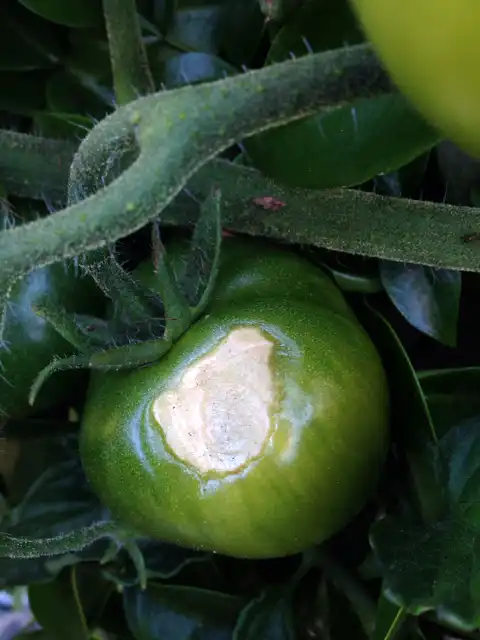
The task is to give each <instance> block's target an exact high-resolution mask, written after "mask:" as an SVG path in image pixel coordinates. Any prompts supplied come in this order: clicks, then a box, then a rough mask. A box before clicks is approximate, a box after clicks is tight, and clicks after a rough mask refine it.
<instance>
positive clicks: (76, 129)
mask: <svg viewBox="0 0 480 640" xmlns="http://www.w3.org/2000/svg"><path fill="white" fill-rule="evenodd" d="M32 119H33V130H32V133H34V135H37V136H43V137H44V138H58V139H61V140H67V139H69V140H73V141H78V140H79V139H81V138H84V137H85V136H86V135H87V133H88V132H89V131H90V129H92V128H93V126H94V125H95V121H94V120H93V118H86V117H85V116H79V115H78V114H75V113H49V112H47V111H38V112H35V113H33V117H32Z"/></svg>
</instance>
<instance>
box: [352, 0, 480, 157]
mask: <svg viewBox="0 0 480 640" xmlns="http://www.w3.org/2000/svg"><path fill="white" fill-rule="evenodd" d="M351 1H352V5H353V6H354V8H355V10H356V12H357V14H358V16H359V18H360V21H361V23H362V25H363V27H364V29H365V33H366V35H367V36H368V38H369V39H370V40H371V42H372V44H373V45H374V47H375V48H376V50H377V52H378V54H379V56H380V58H381V60H382V61H383V63H384V64H385V66H386V68H387V70H388V71H389V73H390V74H391V76H392V78H393V80H394V81H395V82H396V84H397V85H398V86H399V88H400V89H401V90H402V91H403V92H404V93H405V94H406V95H407V97H408V98H410V100H411V101H412V103H413V104H414V105H415V106H416V107H417V108H418V109H419V111H421V113H422V114H423V115H424V116H425V117H426V119H428V120H429V121H430V122H431V123H432V124H434V125H435V126H437V127H438V128H439V129H440V130H441V131H442V132H443V134H444V135H445V137H448V138H451V139H452V140H453V141H454V142H456V143H457V144H458V145H460V146H461V147H463V148H464V149H465V150H466V151H467V152H470V153H471V154H472V155H474V156H476V157H480V74H479V71H478V62H479V59H480V39H479V37H478V24H479V23H480V3H479V2H477V0H351Z"/></svg>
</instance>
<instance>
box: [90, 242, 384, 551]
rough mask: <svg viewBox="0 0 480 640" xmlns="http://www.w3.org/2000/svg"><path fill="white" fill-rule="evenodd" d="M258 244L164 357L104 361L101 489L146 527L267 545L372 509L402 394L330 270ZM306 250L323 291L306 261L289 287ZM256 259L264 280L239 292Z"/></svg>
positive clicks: (244, 547) (97, 409)
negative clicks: (111, 368)
mask: <svg viewBox="0 0 480 640" xmlns="http://www.w3.org/2000/svg"><path fill="white" fill-rule="evenodd" d="M230 246H232V247H233V246H234V244H231V245H230ZM239 246H240V245H238V244H237V245H236V247H237V248H238V247H239ZM251 246H253V245H251ZM257 246H258V245H257ZM264 249H265V252H268V251H269V250H268V249H266V248H264ZM232 252H233V249H232ZM243 253H244V252H242V251H240V252H239V254H238V256H237V257H238V260H234V261H233V263H232V265H231V271H229V270H228V269H227V267H226V266H225V265H226V264H227V263H228V260H226V261H225V262H223V260H222V269H221V278H220V280H219V288H218V289H217V291H216V299H215V301H214V302H213V303H212V305H210V307H209V309H208V312H207V314H206V315H204V316H203V317H202V318H201V319H200V320H199V321H198V322H197V323H195V324H194V325H193V326H192V327H191V328H190V329H189V330H188V331H187V333H185V334H184V335H183V336H182V338H181V339H180V340H179V341H178V342H177V343H176V344H175V345H174V347H173V348H172V349H171V350H170V351H169V352H168V353H167V354H166V356H164V357H163V358H162V359H161V360H160V361H159V362H157V363H155V364H153V365H151V366H148V367H143V368H140V369H137V370H133V371H125V372H118V373H103V372H102V373H100V372H96V373H95V375H94V377H93V379H92V384H91V388H90V394H89V397H88V399H87V403H86V406H85V412H84V416H83V422H82V428H81V435H80V451H81V456H82V460H83V464H84V467H85V470H86V473H87V477H88V478H89V480H90V482H91V484H92V486H93V488H94V489H95V491H96V493H97V494H98V495H99V497H100V498H101V500H102V501H103V502H104V504H105V505H106V506H107V507H108V508H109V509H111V511H112V513H113V514H114V515H115V516H117V517H118V518H119V519H120V520H121V521H123V522H124V523H125V524H127V525H129V526H130V527H133V528H134V529H135V530H137V531H138V532H140V533H141V534H143V535H147V536H151V537H154V538H157V539H162V540H166V541H170V542H173V543H176V544H179V545H182V546H187V547H192V548H197V549H205V550H210V551H215V552H218V553H223V554H227V555H231V556H236V557H250V558H267V557H276V556H284V555H289V554H293V553H296V552H298V551H300V550H302V549H304V548H306V547H308V546H309V545H311V544H314V543H316V542H320V541H322V540H324V539H325V538H327V537H329V536H330V535H332V534H333V533H334V532H336V531H338V530H339V529H340V528H341V527H343V526H344V525H345V524H346V523H347V522H348V521H349V520H350V519H351V518H352V517H353V516H354V515H355V514H356V513H357V512H358V511H359V510H360V509H361V508H362V507H363V506H364V504H365V501H366V500H367V499H368V497H369V496H370V495H371V494H372V491H373V490H374V487H375V484H376V482H377V480H378V476H379V473H380V470H381V467H382V463H383V460H384V456H385V452H386V449H387V446H388V391H387V382H386V379H385V374H384V371H383V368H382V365H381V362H380V358H379V356H378V354H377V352H376V350H375V348H374V346H373V344H372V342H371V341H370V339H369V337H368V336H367V334H366V333H365V332H364V330H363V329H362V328H361V326H360V325H359V324H358V322H357V321H356V320H355V318H354V316H353V314H352V312H351V311H350V310H349V308H348V306H347V305H346V302H345V301H344V299H343V296H342V294H341V293H340V291H339V290H337V289H335V287H334V286H333V285H332V283H331V281H329V280H328V279H327V276H325V275H324V274H323V273H322V272H320V271H319V270H318V269H316V268H314V267H313V266H312V265H310V264H309V263H306V262H305V261H304V260H302V259H301V258H297V256H294V260H293V262H292V263H290V260H291V259H292V258H291V255H292V254H288V255H287V254H286V253H284V252H283V251H280V252H277V253H276V260H274V259H273V256H274V254H275V250H273V249H272V253H271V254H270V257H269V259H268V260H267V259H262V256H261V255H260V253H258V256H257V257H255V255H254V256H253V257H252V256H250V260H251V263H250V262H248V261H246V262H242V259H241V255H242V254H243ZM254 253H255V252H254ZM262 260H263V261H262ZM269 260H271V262H269ZM283 260H285V262H282V261H283ZM297 260H299V261H300V262H297ZM293 263H296V264H297V266H298V265H300V264H302V265H303V266H304V269H305V272H304V275H305V277H306V281H308V282H309V286H311V285H312V283H314V284H315V285H316V287H317V289H316V294H317V295H316V296H313V297H312V296H310V295H308V294H307V292H306V289H305V291H304V292H303V294H302V286H303V284H302V283H303V281H302V272H301V269H300V267H299V266H298V271H297V272H293V273H295V279H294V281H293V282H292V281H291V282H290V287H289V288H288V289H286V290H285V289H284V288H283V285H284V284H286V281H285V282H283V281H282V287H279V286H278V284H279V280H278V274H280V273H282V270H283V267H284V266H285V265H288V264H293ZM249 264H251V265H252V271H251V273H250V274H249V273H248V265H249ZM262 264H263V271H262V269H261V268H260V266H259V265H262ZM267 264H268V265H269V266H268V268H267V266H265V265H267ZM238 265H241V269H240V270H238V269H239V266H238ZM311 269H314V270H315V271H316V272H318V273H319V274H320V275H319V276H318V280H317V281H315V280H314V275H313V271H310V270H311ZM141 271H142V270H140V272H141ZM241 271H243V276H244V278H245V281H248V278H249V277H250V276H251V277H252V282H254V283H256V284H254V285H252V289H251V291H250V294H249V295H246V294H247V289H246V288H243V285H242V286H239V289H238V292H239V295H238V298H237V297H236V296H235V295H234V284H233V283H234V282H236V281H237V278H239V276H240V272H241ZM145 272H146V273H148V270H147V269H146V270H145ZM260 272H261V277H260V278H259V276H258V274H259V273H260ZM285 273H287V270H285ZM291 273H292V272H291ZM229 274H230V275H229ZM255 274H257V275H255ZM269 274H270V275H269ZM269 277H270V278H271V282H272V286H271V289H270V291H268V287H267V283H268V279H269ZM310 278H312V280H310ZM222 283H223V284H222ZM322 283H323V290H324V292H325V295H324V296H322ZM294 284H295V286H293V285H294ZM331 287H333V289H332V288H331ZM288 292H290V293H288ZM333 294H335V295H333ZM329 296H331V298H330V297H329ZM327 301H329V302H328V303H327ZM239 336H242V339H244V342H243V343H242V344H243V346H242V348H241V349H240V348H239V349H237V350H236V349H235V348H234V347H232V346H231V345H232V344H233V343H234V340H236V339H237V338H238V337H239ZM245 336H248V339H246V338H245ZM238 340H239V342H238V344H240V343H241V340H240V338H238ZM229 344H230V347H229V348H227V346H228V345H229ZM262 358H263V360H262ZM260 361H262V364H261V363H260ZM205 363H208V366H207V365H206V364H205ZM202 367H204V369H201V368H202ZM196 370H197V371H198V370H201V371H202V376H203V377H202V376H200V377H199V378H198V379H195V378H194V377H192V375H193V372H194V371H196ZM202 381H203V382H202ZM202 385H203V386H202ZM180 389H182V391H180ZM185 389H186V390H185ZM182 394H183V395H182ZM191 394H192V395H191ZM200 415H201V416H202V420H197V418H198V416H200Z"/></svg>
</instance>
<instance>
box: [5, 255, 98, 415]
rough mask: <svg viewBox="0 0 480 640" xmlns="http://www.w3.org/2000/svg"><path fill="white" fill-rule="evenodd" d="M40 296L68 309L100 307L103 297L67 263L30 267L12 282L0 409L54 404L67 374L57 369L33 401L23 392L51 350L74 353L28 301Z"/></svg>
mask: <svg viewBox="0 0 480 640" xmlns="http://www.w3.org/2000/svg"><path fill="white" fill-rule="evenodd" d="M42 299H48V302H49V303H54V302H58V304H59V305H62V306H64V307H65V308H66V309H67V310H68V311H76V312H78V313H95V312H96V311H98V310H99V309H101V308H102V307H103V297H101V294H100V290H99V289H98V288H97V287H96V285H95V284H94V282H93V281H92V280H91V279H90V278H87V277H85V276H82V275H80V274H79V273H78V269H76V268H75V266H74V265H73V263H69V264H67V263H57V264H53V265H50V266H47V267H42V268H40V269H35V270H34V271H32V272H30V273H29V274H28V275H27V276H26V277H25V278H23V279H21V280H19V281H18V282H16V283H15V285H14V286H13V289H12V291H11V294H10V298H9V302H8V307H7V312H6V317H5V329H4V336H3V338H4V340H3V344H2V346H1V348H0V362H1V368H2V369H1V374H2V375H1V377H0V412H1V415H3V416H8V417H11V418H20V417H24V416H26V415H28V414H29V413H31V412H34V411H35V412H36V411H39V410H43V409H46V408H49V407H51V406H53V405H55V404H56V403H57V402H58V401H59V399H62V398H63V397H65V395H66V394H67V393H68V389H69V386H70V385H71V381H72V378H71V377H68V376H70V374H68V376H62V375H61V374H60V375H57V376H55V378H54V379H52V380H51V381H48V382H47V383H46V384H45V386H44V387H43V388H42V389H41V391H40V393H39V395H38V398H37V400H36V402H35V404H34V406H33V407H30V406H29V404H28V394H29V391H30V388H31V386H32V383H33V381H34V380H35V377H36V375H37V374H38V373H39V372H40V371H41V370H42V369H43V368H44V367H46V366H47V365H48V364H49V363H50V362H51V361H52V360H53V358H54V357H55V356H65V355H70V354H72V353H75V349H74V348H73V347H72V346H71V345H70V344H69V343H68V342H67V341H66V340H64V339H63V338H62V337H61V336H60V335H59V334H58V333H57V332H56V331H55V329H53V327H51V325H49V324H48V323H47V322H46V321H45V320H44V319H43V318H40V317H39V316H37V315H36V313H35V312H34V310H33V308H32V306H33V305H35V304H40V303H41V301H42Z"/></svg>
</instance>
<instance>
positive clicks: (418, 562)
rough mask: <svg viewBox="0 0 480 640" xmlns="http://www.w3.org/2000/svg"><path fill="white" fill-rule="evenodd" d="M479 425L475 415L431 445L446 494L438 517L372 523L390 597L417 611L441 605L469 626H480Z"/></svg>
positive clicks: (443, 613)
mask: <svg viewBox="0 0 480 640" xmlns="http://www.w3.org/2000/svg"><path fill="white" fill-rule="evenodd" d="M478 427H479V419H478V417H477V418H476V419H472V420H469V421H468V422H465V423H463V424H462V425H459V426H458V427H456V428H454V429H452V430H450V431H449V432H448V433H447V434H446V435H445V436H444V437H443V438H442V440H441V441H440V443H439V445H438V447H435V448H431V449H430V455H431V456H432V458H433V463H434V467H435V470H436V479H437V482H438V483H439V486H441V488H442V491H443V496H444V500H443V509H442V513H441V514H440V517H439V518H438V519H437V520H436V521H435V522H433V523H431V524H430V525H429V526H427V527H426V526H425V525H424V524H423V523H422V522H421V521H418V520H416V519H414V518H402V517H395V516H387V517H386V518H384V519H383V520H381V521H380V522H378V523H376V524H375V525H374V526H373V529H372V544H373V547H374V550H375V552H376V553H377V556H378V558H379V559H380V561H381V562H382V564H383V565H384V568H385V578H384V579H385V590H386V593H387V594H388V595H389V597H391V598H393V600H394V601H395V602H396V603H398V604H399V605H401V606H404V607H405V608H406V609H407V610H408V611H409V612H410V613H412V614H414V615H419V614H421V613H422V612H424V611H428V610H435V612H436V614H437V616H438V617H439V619H440V620H445V621H447V622H448V623H451V624H453V625H454V626H458V627H459V628H463V629H475V628H477V627H479V626H480V590H479V588H478V575H479V572H480V557H479V554H478V549H479V537H478V535H479V532H480V509H479V506H478V505H479V504H480V484H479V483H478V477H479V476H480V440H479V439H478Z"/></svg>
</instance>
